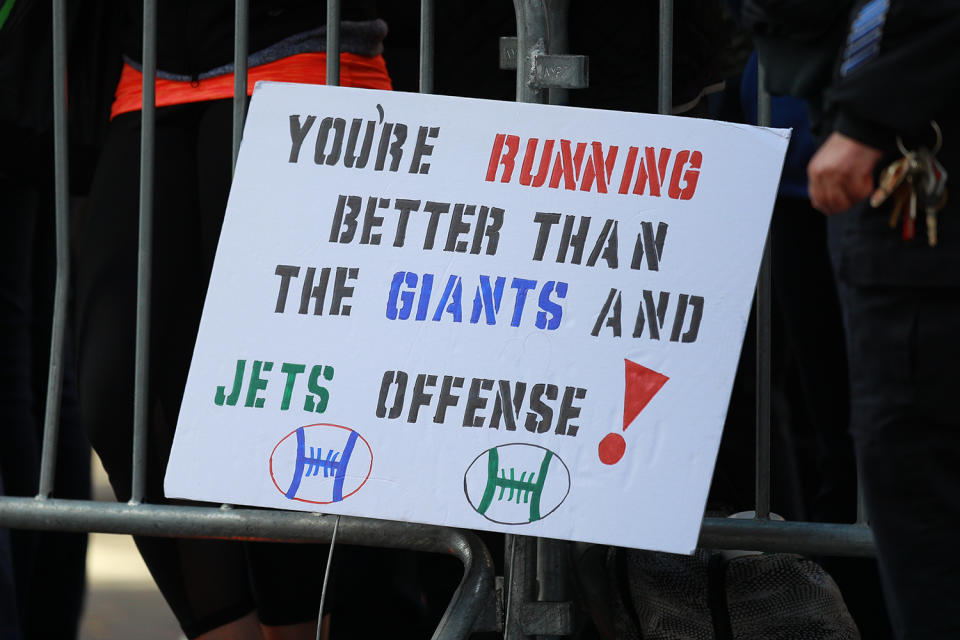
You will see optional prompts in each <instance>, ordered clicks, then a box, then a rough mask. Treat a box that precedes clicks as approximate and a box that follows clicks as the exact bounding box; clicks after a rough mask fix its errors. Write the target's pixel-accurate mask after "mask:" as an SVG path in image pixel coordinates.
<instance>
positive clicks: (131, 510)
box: [0, 0, 874, 639]
mask: <svg viewBox="0 0 960 640" xmlns="http://www.w3.org/2000/svg"><path fill="white" fill-rule="evenodd" d="M504 1H506V0H504ZM569 1H570V0H514V3H513V4H514V8H515V13H516V23H517V35H516V37H515V38H510V37H507V38H503V40H502V41H501V66H502V67H504V68H515V69H516V99H517V100H518V101H524V102H538V103H548V102H550V103H557V104H562V103H564V102H565V101H566V97H565V96H566V94H565V92H566V91H569V90H576V88H579V87H583V86H586V84H587V82H588V66H587V63H588V61H587V59H586V58H585V57H584V56H576V55H569V54H568V52H567V36H566V18H567V9H568V5H569ZM340 4H341V3H340V2H339V0H329V1H328V3H327V34H328V40H327V48H328V52H339V50H340V35H339V25H340V20H341V18H340V15H341V14H340V11H341V6H340ZM143 12H144V13H143V15H144V20H143V23H144V31H143V119H142V122H143V125H142V132H141V168H142V171H141V178H140V180H141V182H140V227H139V258H138V260H139V270H138V298H137V334H136V365H135V366H136V373H135V389H136V391H135V400H134V416H133V429H134V444H133V452H132V456H133V469H134V473H133V483H132V491H131V499H130V502H129V503H127V504H117V503H97V502H90V501H79V500H62V499H53V498H51V497H50V496H51V493H52V488H53V483H54V466H55V465H54V462H55V459H56V453H57V439H58V416H59V413H60V396H61V390H62V379H63V367H64V358H63V351H64V342H65V341H64V337H65V334H66V325H67V298H68V291H67V289H68V281H69V279H70V273H69V262H70V261H69V247H68V232H67V230H68V185H67V175H68V161H67V118H66V9H65V0H53V25H52V28H53V47H54V57H53V60H54V64H53V77H54V83H53V87H54V138H55V148H54V154H55V187H56V195H55V203H56V248H57V252H56V254H57V273H56V276H57V279H56V290H55V303H54V324H53V334H52V342H51V359H50V366H49V376H48V393H47V404H46V407H45V420H44V436H43V449H42V458H41V475H40V482H39V493H38V495H37V496H36V497H35V498H16V497H2V496H0V525H2V526H3V527H10V528H27V529H41V530H60V531H90V532H103V533H117V534H136V535H151V536H188V537H215V538H232V539H245V540H277V541H291V542H306V541H312V542H329V541H330V538H331V536H332V534H333V531H334V520H335V518H334V517H332V516H324V515H319V514H310V513H294V512H274V511H265V510H259V509H257V510H254V509H242V508H234V507H231V506H229V505H223V506H222V507H219V508H218V507H193V506H170V505H156V504H144V501H143V496H144V488H145V461H146V420H147V415H146V390H147V387H148V380H147V375H148V374H147V372H148V362H149V352H148V342H149V334H150V326H149V320H150V315H149V302H148V301H149V300H150V289H151V273H150V265H151V259H152V255H151V249H152V244H153V239H152V216H153V211H152V208H153V207H152V204H153V194H154V183H153V170H154V169H153V168H154V164H153V163H154V158H153V150H154V139H155V129H156V126H155V122H156V120H155V118H156V108H155V106H154V102H155V95H154V82H155V78H156V64H157V34H156V15H157V0H144V2H143ZM235 15H236V20H235V34H236V35H235V57H234V65H235V69H236V73H235V75H234V77H235V86H234V110H233V118H234V123H233V158H234V163H235V162H236V156H237V153H238V151H239V146H240V137H241V133H242V128H243V121H244V118H245V108H246V94H247V86H246V81H247V78H246V70H247V49H248V0H236V14H235ZM434 16H435V11H434V0H421V2H420V60H419V88H420V91H421V92H423V93H431V92H433V87H434V57H435V17H434ZM659 28H660V56H659V70H660V71H659V72H660V78H659V99H658V104H659V111H660V112H661V113H669V112H670V110H671V105H672V75H671V74H672V65H673V60H672V54H673V2H672V0H660V24H659ZM496 35H499V34H490V36H491V37H494V36H496ZM491 63H492V61H491ZM339 64H340V63H339V57H338V56H337V55H328V57H327V79H328V80H327V81H328V84H339V78H340V68H339ZM761 74H762V69H761ZM760 96H761V102H760V114H761V116H760V120H761V124H769V123H770V101H769V96H766V95H765V94H764V93H763V92H762V91H761V92H760ZM757 326H758V339H757V340H758V343H757V372H758V373H757V381H758V383H757V384H758V386H757V412H756V415H757V420H756V501H755V514H756V517H755V518H754V519H752V520H729V519H720V518H706V519H705V520H704V522H703V527H702V530H701V535H700V544H701V545H702V546H706V547H712V548H728V549H730V548H733V549H754V550H761V551H789V552H797V553H808V554H828V555H848V556H871V555H873V554H874V547H873V541H872V535H871V533H870V530H869V528H868V527H867V526H866V524H865V522H863V517H862V515H861V517H860V518H858V523H856V524H820V523H808V522H778V521H773V520H771V519H770V517H769V514H770V484H771V483H770V440H771V438H770V431H771V424H770V423H771V420H770V414H771V402H770V396H771V388H770V352H771V348H770V251H769V247H768V248H767V250H766V251H765V253H764V258H763V263H762V270H761V273H760V278H759V280H758V285H757ZM338 536H339V540H340V541H342V542H345V543H347V544H358V545H365V546H376V547H385V548H396V549H410V550H418V551H427V552H434V553H446V554H450V555H453V556H455V557H456V558H458V559H459V560H460V561H461V562H462V563H463V566H464V573H463V577H462V580H461V582H460V585H459V587H458V588H457V590H456V592H455V594H454V595H453V598H452V599H451V602H450V604H449V606H448V608H447V611H446V614H445V615H444V616H443V619H442V621H441V622H440V625H439V626H438V628H437V630H436V632H435V634H434V638H464V637H467V636H468V635H469V634H470V633H471V632H472V631H503V632H504V633H505V637H508V638H510V639H518V638H526V637H528V636H531V635H540V636H565V635H569V634H571V633H572V632H573V630H574V627H575V615H576V610H575V607H574V604H573V602H572V601H571V594H570V593H568V592H567V591H566V589H565V587H564V585H565V582H566V580H565V578H566V577H567V576H568V575H569V574H570V572H571V566H570V554H569V552H568V551H569V544H568V543H566V542H561V541H555V540H546V539H534V538H529V537H524V536H507V544H506V557H505V567H506V569H505V573H506V576H505V587H504V589H503V590H502V592H501V591H499V590H498V589H496V588H495V579H494V575H493V563H492V560H491V557H490V554H489V552H488V551H487V549H486V547H485V546H484V545H483V544H482V543H481V542H480V540H479V538H478V537H477V536H476V535H474V534H473V533H471V532H468V531H460V530H454V529H450V528H443V527H432V526H425V525H416V524H407V523H399V522H388V521H378V520H371V519H364V518H350V517H344V518H342V523H341V524H340V530H339V534H338Z"/></svg>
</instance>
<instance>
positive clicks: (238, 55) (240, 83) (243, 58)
mask: <svg viewBox="0 0 960 640" xmlns="http://www.w3.org/2000/svg"><path fill="white" fill-rule="evenodd" d="M249 8H250V7H249V0H236V4H235V5H234V14H233V168H234V169H236V168H237V154H239V153H240V138H241V137H242V136H243V122H244V120H245V119H246V117H247V53H248V51H249V49H250V43H249V34H250V31H249V22H250V18H249V13H250V12H249Z"/></svg>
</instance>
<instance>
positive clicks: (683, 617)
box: [577, 547, 860, 640]
mask: <svg viewBox="0 0 960 640" xmlns="http://www.w3.org/2000/svg"><path fill="white" fill-rule="evenodd" d="M577 568H578V577H579V580H580V586H581V591H582V595H583V598H584V601H585V602H586V604H587V608H588V610H589V613H590V616H591V618H592V619H593V622H594V624H595V626H596V628H597V630H598V632H599V633H600V636H601V637H603V638H611V639H613V638H616V639H617V640H754V639H758V640H761V639H762V640H858V639H859V638H860V633H859V631H858V630H857V627H856V624H854V622H853V619H852V618H851V617H850V614H849V612H848V611H847V607H846V605H845V604H844V602H843V597H842V596H841V595H840V590H839V589H838V588H837V585H836V584H835V583H834V581H833V579H832V578H831V577H830V576H829V575H828V574H827V572H826V571H824V570H823V568H822V567H820V565H818V564H817V563H815V562H813V561H811V560H808V559H806V558H803V557H801V556H798V555H793V554H787V553H774V554H741V555H737V556H735V557H732V558H730V557H729V556H724V555H723V554H721V553H718V552H711V551H707V550H703V549H698V550H697V551H696V552H695V553H694V554H693V555H690V556H685V555H675V554H669V553H660V552H654V551H640V550H635V549H620V548H614V547H592V548H589V549H585V548H584V547H581V553H580V554H579V558H578V562H577Z"/></svg>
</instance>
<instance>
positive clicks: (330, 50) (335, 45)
mask: <svg viewBox="0 0 960 640" xmlns="http://www.w3.org/2000/svg"><path fill="white" fill-rule="evenodd" d="M327 84H328V85H330V86H340V0H327Z"/></svg>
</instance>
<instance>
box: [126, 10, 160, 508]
mask: <svg viewBox="0 0 960 640" xmlns="http://www.w3.org/2000/svg"><path fill="white" fill-rule="evenodd" d="M156 78H157V0H143V107H142V111H141V115H142V121H141V127H140V231H139V240H138V249H137V252H138V253H137V336H136V354H135V357H134V367H135V371H134V378H133V381H134V391H133V486H132V487H131V491H130V503H131V504H139V503H140V502H143V495H144V488H145V485H146V471H147V470H146V464H147V413H148V403H149V395H150V394H149V389H150V369H149V367H150V293H151V284H152V283H151V275H152V274H151V268H152V264H153V188H154V179H153V178H154V162H153V152H154V139H155V137H156V116H157V110H156Z"/></svg>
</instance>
